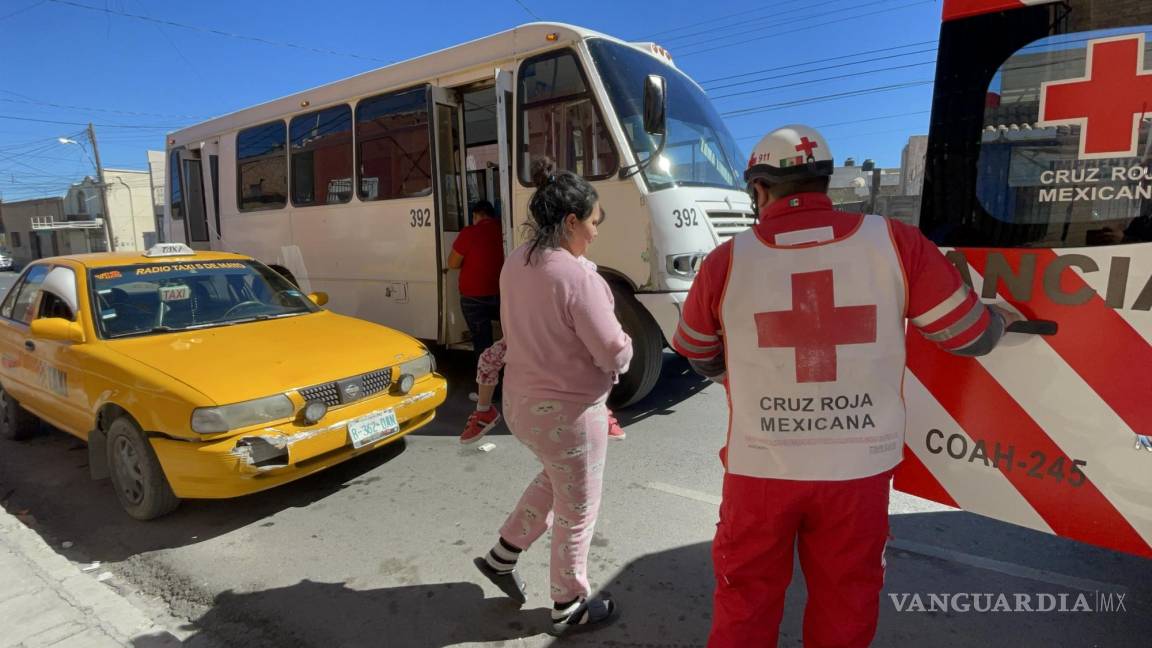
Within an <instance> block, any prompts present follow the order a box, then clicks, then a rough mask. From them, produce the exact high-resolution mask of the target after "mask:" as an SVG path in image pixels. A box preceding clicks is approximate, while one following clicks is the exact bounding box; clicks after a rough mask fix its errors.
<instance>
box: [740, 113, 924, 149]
mask: <svg viewBox="0 0 1152 648" xmlns="http://www.w3.org/2000/svg"><path fill="white" fill-rule="evenodd" d="M931 112H932V111H931V110H914V111H912V112H905V113H896V114H894V115H878V116H876V117H865V118H863V119H853V120H851V121H842V122H833V123H831V124H814V125H813V126H812V128H836V127H838V126H855V125H856V124H864V123H867V122H874V121H883V120H885V119H897V118H899V117H912V116H916V115H927V114H929V113H931ZM762 137H764V135H763V134H762V133H761V134H758V135H746V136H744V137H737V138H736V141H737V142H746V141H748V140H753V139H760V138H762Z"/></svg>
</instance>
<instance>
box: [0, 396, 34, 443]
mask: <svg viewBox="0 0 1152 648" xmlns="http://www.w3.org/2000/svg"><path fill="white" fill-rule="evenodd" d="M37 423H38V421H37V419H36V416H35V415H34V414H32V413H31V412H29V411H28V410H26V409H24V408H23V407H20V403H17V402H16V399H15V398H12V396H11V395H10V394H9V393H8V392H6V391H4V390H3V389H2V388H0V437H2V438H5V439H9V440H12V441H22V440H24V439H27V438H29V437H31V436H32V435H33V434H36V429H37Z"/></svg>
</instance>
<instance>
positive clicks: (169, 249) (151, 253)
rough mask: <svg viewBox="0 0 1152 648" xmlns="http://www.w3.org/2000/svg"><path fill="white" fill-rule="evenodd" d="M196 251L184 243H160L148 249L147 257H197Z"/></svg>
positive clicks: (145, 254)
mask: <svg viewBox="0 0 1152 648" xmlns="http://www.w3.org/2000/svg"><path fill="white" fill-rule="evenodd" d="M195 255H196V250H193V249H192V248H190V247H188V246H187V245H185V244H183V243H159V244H157V245H153V246H152V247H150V248H148V251H147V252H145V253H144V256H146V257H169V256H195Z"/></svg>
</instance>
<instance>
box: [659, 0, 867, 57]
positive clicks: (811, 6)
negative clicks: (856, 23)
mask: <svg viewBox="0 0 1152 648" xmlns="http://www.w3.org/2000/svg"><path fill="white" fill-rule="evenodd" d="M841 2H852V3H854V4H859V2H858V1H857V0H825V2H822V3H820V4H810V3H809V2H807V1H805V2H804V3H802V4H803V6H801V7H796V8H795V9H789V10H787V11H777V12H775V13H773V14H772V15H771V16H764V17H762V18H753V19H750V20H747V21H745V22H739V23H733V24H731V25H723V26H720V27H712V28H710V29H701V30H698V31H694V32H688V33H687V34H683V35H681V36H672V37H671V38H667V39H665V40H664V41H662V42H661V45H668V44H669V43H674V42H676V41H679V40H683V39H685V38H694V37H696V36H703V35H704V34H714V33H716V32H721V31H725V30H728V29H735V28H738V27H747V26H749V25H752V24H756V23H763V22H771V21H776V20H778V19H779V18H780V17H781V16H787V15H788V14H793V13H797V12H802V11H806V10H808V9H816V8H818V7H824V6H827V5H831V4H837V3H841ZM717 38H722V37H720V36H718V37H717ZM697 44H698V43H697ZM691 45H693V43H682V44H680V45H676V46H675V47H682V46H683V47H689V46H691Z"/></svg>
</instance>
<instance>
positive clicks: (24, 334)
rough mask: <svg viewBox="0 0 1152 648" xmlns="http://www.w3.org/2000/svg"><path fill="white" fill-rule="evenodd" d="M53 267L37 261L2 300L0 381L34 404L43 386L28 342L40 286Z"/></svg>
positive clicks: (6, 387) (25, 400) (0, 317)
mask: <svg viewBox="0 0 1152 648" xmlns="http://www.w3.org/2000/svg"><path fill="white" fill-rule="evenodd" d="M50 269H51V268H50V267H49V266H48V265H46V264H42V263H41V264H35V265H31V266H29V267H28V269H27V270H25V271H24V274H23V276H21V277H20V278H19V279H18V280H17V281H16V283H15V284H14V285H13V286H12V288H11V289H9V291H8V294H7V295H6V296H5V298H4V302H3V303H2V304H0V383H2V385H3V388H4V390H6V391H7V392H8V393H10V394H11V395H12V397H13V398H15V399H16V400H17V401H19V402H20V403H24V404H26V405H28V406H30V407H31V406H32V405H33V403H34V401H35V399H36V398H37V397H38V396H39V392H40V388H39V384H38V380H37V371H36V367H35V366H34V363H35V358H34V357H33V356H31V355H30V353H29V349H28V348H27V346H26V344H27V343H28V342H29V340H28V325H29V324H30V323H31V322H32V318H33V317H34V316H35V313H36V310H35V309H36V306H37V304H38V301H37V300H38V299H39V295H40V286H41V285H42V284H43V283H44V279H45V278H46V277H47V276H48V272H49V270H50Z"/></svg>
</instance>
